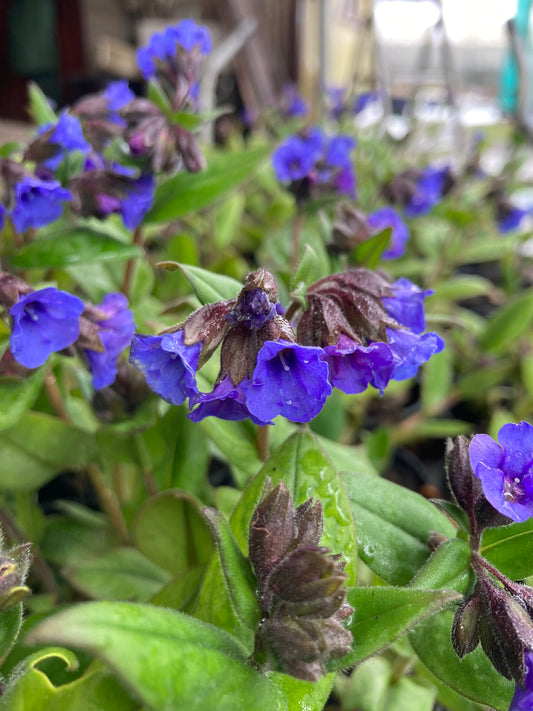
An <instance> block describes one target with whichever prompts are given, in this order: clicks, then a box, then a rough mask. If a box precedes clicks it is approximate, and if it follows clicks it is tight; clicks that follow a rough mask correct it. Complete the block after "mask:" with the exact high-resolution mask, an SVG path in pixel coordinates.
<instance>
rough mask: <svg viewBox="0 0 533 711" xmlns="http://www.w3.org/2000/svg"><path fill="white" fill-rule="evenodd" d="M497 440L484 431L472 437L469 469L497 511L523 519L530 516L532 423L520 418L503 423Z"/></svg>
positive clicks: (532, 511)
mask: <svg viewBox="0 0 533 711" xmlns="http://www.w3.org/2000/svg"><path fill="white" fill-rule="evenodd" d="M498 442H499V444H498ZM498 442H495V441H494V440H493V439H492V437H490V436H489V435H486V434H479V435H475V437H473V438H472V441H471V443H470V448H469V454H470V464H471V466H472V471H473V472H474V474H475V475H476V476H477V478H478V479H479V480H480V481H481V486H482V487H483V493H484V494H485V496H486V497H487V499H488V501H489V502H490V504H492V506H494V508H495V509H496V510H497V511H499V512H500V513H502V514H503V515H504V516H508V517H509V518H511V519H512V520H513V521H525V520H526V519H528V518H530V517H531V516H533V427H532V426H531V425H530V424H529V423H528V422H523V421H522V422H520V424H518V425H516V424H507V425H504V426H503V427H502V428H501V429H500V431H499V432H498Z"/></svg>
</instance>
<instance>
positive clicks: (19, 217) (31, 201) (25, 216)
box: [11, 175, 72, 232]
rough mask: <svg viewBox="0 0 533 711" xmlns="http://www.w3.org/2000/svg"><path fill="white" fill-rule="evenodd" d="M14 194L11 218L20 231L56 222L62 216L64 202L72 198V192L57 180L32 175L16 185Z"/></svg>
mask: <svg viewBox="0 0 533 711" xmlns="http://www.w3.org/2000/svg"><path fill="white" fill-rule="evenodd" d="M14 194H15V207H14V208H13V210H12V211H11V218H12V220H13V224H14V225H15V228H16V229H17V231H18V232H25V231H26V230H27V229H29V228H30V227H35V228H37V227H44V226H45V225H48V224H50V222H54V221H55V220H57V219H58V218H59V217H61V215H62V213H63V206H64V203H65V202H67V201H69V200H71V199H72V193H71V192H70V191H69V190H66V189H65V188H63V187H62V186H61V183H59V182H58V181H57V180H40V179H39V178H35V177H32V176H30V175H27V176H25V177H24V179H23V180H21V181H20V182H19V183H17V184H16V185H15V190H14Z"/></svg>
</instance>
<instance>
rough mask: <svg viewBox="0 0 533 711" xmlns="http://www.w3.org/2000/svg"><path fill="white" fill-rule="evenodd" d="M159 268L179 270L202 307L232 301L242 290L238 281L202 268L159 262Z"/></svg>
mask: <svg viewBox="0 0 533 711" xmlns="http://www.w3.org/2000/svg"><path fill="white" fill-rule="evenodd" d="M158 266H159V265H158ZM160 266H162V267H164V268H166V269H170V270H174V269H180V270H181V271H182V272H183V274H184V275H185V276H186V277H187V280H188V281H189V283H190V285H191V286H192V288H193V289H194V293H195V294H196V296H197V297H198V299H199V301H200V302H201V303H202V305H204V304H212V303H214V302H215V301H226V300H227V299H233V298H234V297H236V296H237V295H238V294H239V292H240V291H241V289H242V284H241V282H240V281H237V280H236V279H232V278H231V277H228V276H226V275H225V274H215V272H210V271H208V270H207V269H202V267H193V266H191V265H190V264H179V263H178V262H160Z"/></svg>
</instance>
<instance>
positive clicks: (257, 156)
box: [145, 146, 271, 224]
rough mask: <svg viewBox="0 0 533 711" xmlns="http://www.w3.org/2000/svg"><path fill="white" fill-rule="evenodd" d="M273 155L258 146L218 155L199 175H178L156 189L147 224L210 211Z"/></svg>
mask: <svg viewBox="0 0 533 711" xmlns="http://www.w3.org/2000/svg"><path fill="white" fill-rule="evenodd" d="M270 152H271V147H270V146H255V147H253V148H249V149H247V150H244V151H241V152H233V153H231V154H228V153H222V154H218V155H217V154H215V155H212V156H210V157H209V160H208V166H207V168H205V169H204V170H202V171H200V172H199V173H187V172H182V173H177V174H176V175H175V176H173V177H172V178H170V179H169V180H166V181H165V182H164V183H161V184H160V185H159V187H158V188H157V189H156V192H155V197H154V204H153V206H152V209H151V210H150V211H149V212H148V214H147V215H146V218H145V223H146V224H150V223H153V222H168V221H170V220H175V219H177V218H178V217H184V216H185V215H188V214H189V213H191V212H196V211H197V210H201V209H203V208H204V207H208V206H209V205H211V204H212V203H214V202H215V200H218V199H219V198H220V197H222V195H224V194H225V193H226V192H228V191H229V190H233V189H234V188H236V187H237V186H239V185H240V184H241V183H242V182H244V181H245V180H246V179H249V178H250V177H251V176H252V175H253V173H254V172H255V171H256V170H257V169H258V168H259V166H260V165H261V164H262V163H263V161H265V160H266V158H267V157H268V156H269V155H270Z"/></svg>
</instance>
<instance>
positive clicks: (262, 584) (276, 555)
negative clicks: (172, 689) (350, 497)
mask: <svg viewBox="0 0 533 711" xmlns="http://www.w3.org/2000/svg"><path fill="white" fill-rule="evenodd" d="M269 488H270V483H269V484H268V486H267V494H266V495H265V496H264V498H263V500H262V501H261V503H260V504H259V505H258V506H257V508H256V509H255V512H254V514H253V517H252V520H251V523H250V537H249V551H250V561H251V563H252V566H253V568H254V571H255V574H256V576H257V582H258V586H259V602H260V605H261V611H262V614H263V619H262V621H261V625H260V627H259V629H258V631H257V634H256V644H255V653H254V657H255V660H256V661H257V662H258V663H266V665H267V666H268V667H270V668H276V667H277V666H278V665H279V666H280V667H281V669H282V670H283V671H285V672H286V673H288V674H292V675H293V676H296V677H298V678H300V679H307V680H310V681H316V680H317V679H318V678H320V677H321V676H323V675H324V674H325V673H326V666H325V665H326V663H327V661H328V660H329V659H334V658H338V657H343V656H344V655H346V654H347V653H348V652H349V651H350V649H351V643H352V639H353V638H352V634H351V632H349V631H348V630H346V629H345V628H344V627H343V624H342V623H343V621H344V620H346V619H347V618H348V617H349V616H350V615H351V614H352V612H353V608H352V607H350V605H348V603H347V602H346V588H345V587H344V583H345V582H346V579H347V576H346V574H345V573H344V563H343V562H342V560H341V556H340V555H332V554H331V553H330V551H329V549H328V548H325V547H323V546H320V538H321V536H322V529H323V516H322V505H321V503H320V501H316V502H313V500H312V499H309V501H306V502H305V503H303V504H301V505H300V506H298V507H297V508H296V509H295V508H294V505H293V502H292V498H291V495H290V493H289V490H288V488H287V487H286V485H285V484H284V483H283V482H281V483H280V484H278V485H277V486H276V487H275V488H274V489H273V490H272V491H269V492H268V489H269Z"/></svg>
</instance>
